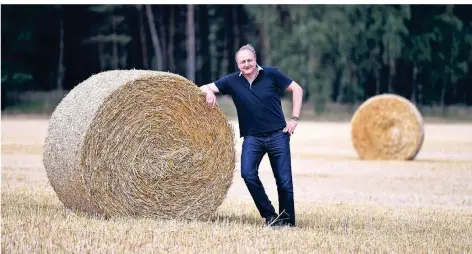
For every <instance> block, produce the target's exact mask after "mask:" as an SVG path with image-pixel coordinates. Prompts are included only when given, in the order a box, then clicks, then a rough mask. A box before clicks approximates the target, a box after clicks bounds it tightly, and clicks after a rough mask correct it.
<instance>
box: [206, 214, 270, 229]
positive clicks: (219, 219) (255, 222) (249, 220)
mask: <svg viewBox="0 0 472 254" xmlns="http://www.w3.org/2000/svg"><path fill="white" fill-rule="evenodd" d="M208 221H209V222H211V223H217V224H240V225H249V226H261V227H262V226H265V225H264V219H263V218H261V217H256V216H254V215H249V214H216V215H214V216H212V217H211V218H209V219H208Z"/></svg>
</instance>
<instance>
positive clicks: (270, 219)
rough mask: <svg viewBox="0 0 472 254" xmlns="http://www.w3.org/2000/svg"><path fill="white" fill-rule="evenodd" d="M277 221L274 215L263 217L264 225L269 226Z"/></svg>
mask: <svg viewBox="0 0 472 254" xmlns="http://www.w3.org/2000/svg"><path fill="white" fill-rule="evenodd" d="M277 222H278V220H277V216H276V215H274V216H270V217H267V218H265V225H266V226H269V227H270V226H273V225H274V224H275V223H277Z"/></svg>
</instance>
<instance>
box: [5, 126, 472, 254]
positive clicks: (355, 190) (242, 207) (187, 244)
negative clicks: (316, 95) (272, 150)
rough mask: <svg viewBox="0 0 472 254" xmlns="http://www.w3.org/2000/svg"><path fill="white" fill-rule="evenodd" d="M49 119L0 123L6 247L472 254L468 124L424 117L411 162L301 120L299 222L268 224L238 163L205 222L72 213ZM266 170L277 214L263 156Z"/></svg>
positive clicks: (296, 162)
mask: <svg viewBox="0 0 472 254" xmlns="http://www.w3.org/2000/svg"><path fill="white" fill-rule="evenodd" d="M47 123H48V122H47V119H28V118H4V119H2V162H1V163H2V175H1V177H2V178H1V182H2V187H1V191H2V196H1V199H2V200H1V203H2V206H1V214H2V225H1V227H2V253H71V252H72V253H88V252H94V253H103V252H105V253H110V252H113V253H115V252H117V253H123V252H125V253H128V252H136V253H170V252H172V253H279V252H280V253H326V252H334V253H346V252H349V253H352V252H382V253H384V252H385V253H470V252H472V124H432V123H431V124H428V123H427V124H426V126H425V127H426V136H425V142H424V144H423V147H422V149H421V151H420V153H419V154H418V156H417V158H416V160H414V161H360V160H358V159H357V156H356V154H355V151H354V149H353V148H352V145H351V142H350V132H349V131H350V125H349V123H328V122H306V121H302V122H300V124H299V126H298V127H297V130H296V132H295V135H294V136H292V138H291V149H292V159H293V160H292V166H293V176H294V184H295V186H294V193H295V202H296V203H295V205H296V215H297V227H296V228H280V229H272V228H266V227H265V226H264V224H263V220H262V219H261V218H260V217H259V214H258V213H257V210H256V209H255V206H254V204H253V202H252V199H251V196H250V195H249V192H248V191H247V189H246V186H245V185H244V182H243V181H242V179H241V177H240V171H239V163H237V164H236V170H235V175H234V180H233V185H232V186H231V188H230V190H229V192H228V195H227V198H226V200H225V201H224V203H223V204H222V206H221V207H220V208H219V209H218V211H217V213H216V214H215V215H214V216H213V217H211V218H208V220H201V221H180V220H158V219H140V218H112V219H107V220H106V219H102V218H97V217H90V216H87V215H85V214H75V213H73V212H71V211H69V210H67V209H65V208H64V206H63V205H62V203H61V202H60V201H59V199H58V198H57V196H56V194H55V192H54V191H53V189H52V188H51V186H50V185H49V183H48V179H47V176H46V172H45V169H44V167H43V165H42V146H43V143H44V138H45V135H46V130H47ZM233 123H234V122H233ZM234 124H235V128H236V130H237V126H236V123H234ZM237 141H238V142H237V144H236V148H237V159H238V162H239V155H240V148H241V142H242V139H237ZM259 175H260V177H261V180H262V182H263V184H264V186H265V188H266V191H267V193H268V195H269V197H270V198H271V200H272V203H273V204H274V205H275V207H276V209H277V205H278V203H277V200H276V197H277V190H276V186H275V181H274V178H273V176H272V172H271V169H270V164H269V161H268V158H267V157H264V159H263V162H262V164H261V167H260V173H259Z"/></svg>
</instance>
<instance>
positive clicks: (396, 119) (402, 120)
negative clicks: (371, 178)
mask: <svg viewBox="0 0 472 254" xmlns="http://www.w3.org/2000/svg"><path fill="white" fill-rule="evenodd" d="M351 125H352V129H351V138H352V144H353V146H354V148H355V150H356V152H357V154H358V156H359V158H360V159H363V160H413V159H414V158H415V157H416V155H417V154H418V152H419V151H420V149H421V146H422V144H423V139H424V123H423V119H422V116H421V114H420V112H419V111H418V109H417V108H416V107H415V105H413V104H412V103H411V102H410V101H408V100H407V99H405V98H403V97H401V96H398V95H394V94H382V95H377V96H374V97H372V98H370V99H368V100H367V101H365V102H364V103H363V104H362V105H361V106H360V107H359V108H358V109H357V110H356V112H355V113H354V115H353V117H352V119H351Z"/></svg>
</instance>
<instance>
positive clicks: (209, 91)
mask: <svg viewBox="0 0 472 254" xmlns="http://www.w3.org/2000/svg"><path fill="white" fill-rule="evenodd" d="M200 90H201V91H203V92H204V93H205V94H206V96H205V97H206V102H207V104H208V105H209V106H211V107H214V106H215V105H218V102H217V101H216V96H215V93H219V92H220V90H219V89H218V87H216V85H215V83H210V84H206V85H203V86H201V87H200Z"/></svg>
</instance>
